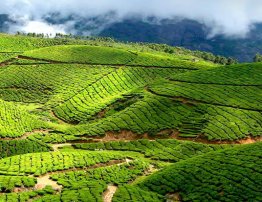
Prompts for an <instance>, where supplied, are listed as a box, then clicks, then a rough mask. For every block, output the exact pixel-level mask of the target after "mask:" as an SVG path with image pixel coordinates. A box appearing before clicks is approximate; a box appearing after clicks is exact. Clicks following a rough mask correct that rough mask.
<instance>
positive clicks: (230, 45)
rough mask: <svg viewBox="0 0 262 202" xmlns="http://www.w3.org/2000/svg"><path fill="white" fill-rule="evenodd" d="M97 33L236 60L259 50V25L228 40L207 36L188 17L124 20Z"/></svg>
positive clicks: (261, 34)
mask: <svg viewBox="0 0 262 202" xmlns="http://www.w3.org/2000/svg"><path fill="white" fill-rule="evenodd" d="M100 36H110V37H114V38H116V39H118V40H121V41H130V42H131V41H132V42H138V41H139V42H153V43H166V44H169V45H173V46H182V47H185V48H189V49H192V50H202V51H209V52H212V53H214V54H219V55H224V56H232V57H235V58H237V59H238V60H239V61H242V62H243V61H251V60H252V58H253V57H254V55H255V54H256V53H257V52H260V53H262V24H258V25H256V26H255V28H254V29H252V31H251V32H250V34H249V35H248V36H247V37H246V38H244V39H233V38H232V39H229V38H225V37H223V36H216V37H214V38H211V39H209V38H208V29H207V27H205V26H204V25H203V24H201V23H198V22H196V21H191V20H182V21H170V20H165V21H162V22H161V23H157V24H156V23H150V22H143V21H140V20H126V21H124V22H119V23H115V24H112V25H110V26H109V27H107V28H106V29H104V30H103V31H102V32H101V33H100Z"/></svg>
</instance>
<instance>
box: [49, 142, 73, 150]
mask: <svg viewBox="0 0 262 202" xmlns="http://www.w3.org/2000/svg"><path fill="white" fill-rule="evenodd" d="M66 146H72V144H71V143H64V144H52V145H51V147H52V148H53V150H54V151H55V152H56V151H59V149H60V148H62V147H66Z"/></svg>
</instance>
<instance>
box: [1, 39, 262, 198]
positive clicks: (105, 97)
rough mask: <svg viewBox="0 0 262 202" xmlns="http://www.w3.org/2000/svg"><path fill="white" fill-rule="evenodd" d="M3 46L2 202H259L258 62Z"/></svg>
mask: <svg viewBox="0 0 262 202" xmlns="http://www.w3.org/2000/svg"><path fill="white" fill-rule="evenodd" d="M8 44H10V45H9V46H8ZM0 47H1V49H2V52H1V53H0V56H1V57H0V60H1V65H0V80H1V82H0V151H1V155H0V201H1V202H2V201H3V202H5V201H6V202H9V201H15V202H16V201H17V202H18V201H19V202H20V201H39V202H40V201H41V202H48V201H57V202H67V201H86V202H92V201H105V202H109V201H123V202H124V201H145V202H147V201H148V202H149V201H150V202H151V201H166V200H169V199H172V200H178V201H194V200H200V201H210V200H212V201H221V200H224V201H227V200H228V201H260V200H261V197H262V195H261V193H260V192H259V191H260V190H261V188H262V187H261V183H260V182H261V180H260V179H261V165H260V159H261V157H262V153H261V151H262V147H261V142H260V141H261V139H262V138H261V136H262V114H261V113H262V106H261V103H262V99H261V98H262V83H261V79H260V78H261V76H262V64H261V63H253V64H248V63H246V64H238V65H228V66H219V65H218V64H214V63H212V62H210V61H205V60H204V59H202V58H199V57H197V56H196V55H195V54H194V53H192V52H190V51H186V50H184V51H182V52H172V53H167V52H164V51H157V50H154V49H151V48H150V45H149V46H145V45H139V44H122V43H114V42H112V41H111V42H105V41H99V40H76V39H37V38H30V37H24V36H23V37H21V36H9V35H0ZM177 50H178V49H177ZM244 144H248V145H244ZM247 162H248V163H247ZM218 170H222V171H223V172H221V173H220V172H219V174H218ZM239 193H241V194H239Z"/></svg>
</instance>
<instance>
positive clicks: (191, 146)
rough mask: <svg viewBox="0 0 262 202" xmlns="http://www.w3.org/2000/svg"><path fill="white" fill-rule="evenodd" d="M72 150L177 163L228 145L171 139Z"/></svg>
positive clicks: (75, 145) (87, 146) (112, 143)
mask: <svg viewBox="0 0 262 202" xmlns="http://www.w3.org/2000/svg"><path fill="white" fill-rule="evenodd" d="M73 146H74V148H77V149H85V150H117V151H135V152H140V153H142V154H144V155H145V156H146V157H147V158H151V159H155V160H162V161H172V162H177V161H180V160H184V159H187V158H191V157H193V156H195V155H200V154H203V153H207V152H211V151H214V150H218V149H224V148H227V147H229V146H228V145H222V144H221V145H208V144H201V143H194V142H190V141H178V140H172V139H167V140H165V139H157V140H155V141H150V140H145V139H141V140H134V141H129V142H124V141H117V142H105V143H86V144H74V145H73Z"/></svg>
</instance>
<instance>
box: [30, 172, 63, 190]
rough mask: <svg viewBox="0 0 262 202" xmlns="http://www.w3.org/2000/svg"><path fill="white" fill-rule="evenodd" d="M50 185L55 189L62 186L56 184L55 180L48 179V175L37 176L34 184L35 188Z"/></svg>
mask: <svg viewBox="0 0 262 202" xmlns="http://www.w3.org/2000/svg"><path fill="white" fill-rule="evenodd" d="M48 185H49V186H51V187H52V188H53V189H54V190H55V191H59V192H60V191H61V190H62V188H63V186H61V185H58V183H57V182H56V181H53V180H51V179H50V175H49V174H47V175H44V176H41V177H37V184H36V185H35V190H41V189H43V188H45V187H46V186H48Z"/></svg>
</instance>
